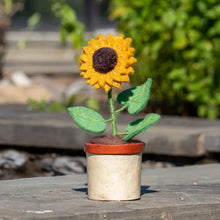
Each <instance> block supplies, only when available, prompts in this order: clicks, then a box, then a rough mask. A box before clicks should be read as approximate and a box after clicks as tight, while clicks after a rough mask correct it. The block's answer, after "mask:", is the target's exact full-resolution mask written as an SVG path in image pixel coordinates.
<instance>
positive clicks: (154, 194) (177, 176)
mask: <svg viewBox="0 0 220 220" xmlns="http://www.w3.org/2000/svg"><path fill="white" fill-rule="evenodd" d="M219 171H220V164H212V165H201V166H193V167H190V166H189V167H179V168H160V169H154V170H151V169H144V170H143V172H142V186H141V194H142V197H141V199H140V200H136V201H123V202H122V201H115V202H99V201H91V200H88V199H87V195H86V192H87V186H86V175H76V174H75V175H68V176H59V177H43V178H30V179H19V180H11V181H0V198H1V200H0V219H22V220H23V219H91V220H97V219H127V220H130V219H143V220H148V219H150V220H156V219H168V220H171V219H181V220H186V219H196V220H197V219H198V220H207V219H212V220H219V216H220V177H219V176H220V175H219Z"/></svg>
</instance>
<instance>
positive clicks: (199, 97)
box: [109, 0, 220, 118]
mask: <svg viewBox="0 0 220 220" xmlns="http://www.w3.org/2000/svg"><path fill="white" fill-rule="evenodd" d="M109 9H110V16H111V18H113V19H116V22H117V27H118V30H119V31H120V32H122V33H124V35H125V36H126V37H131V38H132V39H133V42H132V46H133V47H134V48H135V49H136V54H135V56H136V57H137V59H138V62H137V64H136V66H135V69H136V70H135V74H134V76H133V82H134V84H141V83H143V82H145V81H146V79H147V78H149V77H150V78H152V79H153V86H152V97H153V98H154V99H157V100H166V102H167V105H169V106H170V107H174V108H176V109H177V111H179V112H181V111H183V108H184V103H191V104H192V105H193V106H194V107H195V108H196V109H197V113H198V115H199V116H206V117H208V118H216V117H217V116H218V115H219V110H220V1H219V0H176V1H173V0H158V1H153V0H135V1H132V0H120V1H118V0H111V4H110V7H109ZM154 83H155V84H156V85H154Z"/></svg>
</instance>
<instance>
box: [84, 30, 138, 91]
mask: <svg viewBox="0 0 220 220" xmlns="http://www.w3.org/2000/svg"><path fill="white" fill-rule="evenodd" d="M130 44H131V38H126V39H124V36H123V35H122V34H120V35H118V36H116V37H114V36H113V35H111V34H109V35H108V36H107V37H104V36H103V35H98V36H97V40H94V39H91V40H90V41H89V42H88V46H86V47H84V48H83V55H81V61H80V64H81V66H80V70H81V71H82V72H81V75H83V77H84V78H85V79H87V83H88V84H90V85H91V86H94V88H95V89H100V88H104V89H105V91H106V92H108V91H109V90H110V89H111V88H112V87H113V86H114V87H117V88H120V87H121V83H122V82H129V75H130V74H133V73H134V70H133V68H132V67H131V66H132V65H133V64H134V63H136V59H135V58H134V57H133V54H134V51H135V50H134V48H132V47H130Z"/></svg>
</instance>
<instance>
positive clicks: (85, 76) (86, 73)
mask: <svg viewBox="0 0 220 220" xmlns="http://www.w3.org/2000/svg"><path fill="white" fill-rule="evenodd" d="M82 75H83V76H84V79H89V78H91V76H92V73H91V72H89V71H87V72H84V73H83V74H82Z"/></svg>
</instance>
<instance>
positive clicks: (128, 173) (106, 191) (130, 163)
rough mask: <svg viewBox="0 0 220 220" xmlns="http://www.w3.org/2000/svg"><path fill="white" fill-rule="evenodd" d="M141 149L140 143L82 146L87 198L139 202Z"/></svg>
mask: <svg viewBox="0 0 220 220" xmlns="http://www.w3.org/2000/svg"><path fill="white" fill-rule="evenodd" d="M143 149H144V143H128V144H122V145H101V144H91V143H85V148H84V150H85V152H86V156H87V175H88V176H87V177H88V198H89V199H92V200H106V201H108V200H136V199H139V198H140V191H141V190H140V189H141V162H142V152H143Z"/></svg>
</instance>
